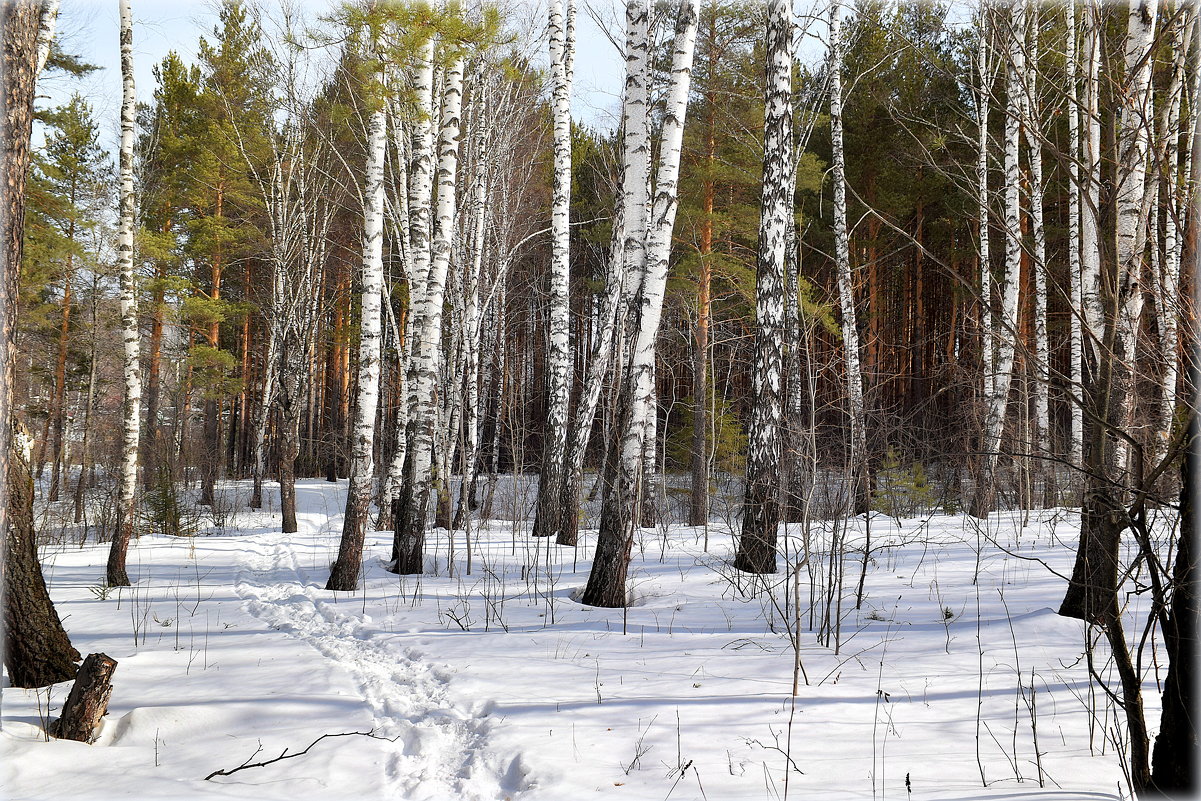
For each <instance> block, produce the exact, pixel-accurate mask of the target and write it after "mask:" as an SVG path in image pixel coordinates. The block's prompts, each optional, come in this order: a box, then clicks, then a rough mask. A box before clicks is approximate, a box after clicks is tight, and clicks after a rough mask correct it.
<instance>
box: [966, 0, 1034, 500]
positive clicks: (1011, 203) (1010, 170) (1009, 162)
mask: <svg viewBox="0 0 1201 801" xmlns="http://www.w3.org/2000/svg"><path fill="white" fill-rule="evenodd" d="M1008 27H1009V29H1008V31H1007V33H1006V38H1007V42H1008V50H1009V53H1008V57H1007V58H1006V60H1005V94H1006V99H1005V134H1004V140H1003V141H1004V148H1005V162H1004V168H1005V190H1004V196H1005V266H1004V270H1003V272H1002V275H1001V281H1000V287H999V288H1000V292H1001V315H1000V319H999V320H998V324H999V327H1000V332H999V336H998V337H997V340H998V341H997V365H996V377H995V379H994V381H993V387H992V394H991V395H990V396H988V397H987V398H986V399H985V400H986V401H987V403H988V413H987V416H986V417H985V421H984V437H983V443H982V446H983V447H982V448H981V452H982V453H981V467H980V470H979V471H978V472H977V475H976V487H975V492H974V493H973V496H972V505H971V514H972V515H973V516H975V517H979V518H986V517H988V514H989V512H991V511H992V508H993V504H994V499H995V494H996V487H995V480H996V470H997V463H998V459H999V456H1000V454H999V450H1000V447H1001V434H1002V432H1003V431H1004V428H1005V412H1006V410H1007V409H1008V405H1009V386H1010V383H1011V381H1012V378H1013V362H1014V354H1015V352H1016V342H1015V338H1016V337H1017V335H1018V289H1019V285H1020V283H1021V281H1020V277H1021V270H1022V229H1021V214H1022V209H1021V170H1020V166H1019V164H1018V148H1019V142H1018V140H1019V139H1020V137H1021V125H1022V98H1023V96H1024V94H1025V87H1024V86H1023V81H1024V73H1025V69H1026V48H1025V41H1024V40H1025V30H1026V0H1011V5H1010V8H1009V25H1008Z"/></svg>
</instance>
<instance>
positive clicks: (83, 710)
mask: <svg viewBox="0 0 1201 801" xmlns="http://www.w3.org/2000/svg"><path fill="white" fill-rule="evenodd" d="M116 669H117V660H115V659H112V658H110V657H109V656H108V655H106V654H88V658H87V659H85V660H84V661H83V666H82V667H80V668H79V675H78V676H76V678H75V683H74V684H73V685H71V692H70V694H69V695H68V696H67V702H66V703H65V704H63V713H62V717H60V718H59V719H58V720H56V721H54V722H53V723H51V724H50V729H49V730H48V731H49V734H50V736H51V737H57V738H58V739H60V740H77V741H79V742H81V743H90V742H91V741H92V735H93V734H94V733H95V731H96V727H98V726H99V725H100V720H101V718H103V717H104V715H105V713H106V712H107V711H108V699H109V696H111V695H112V694H113V685H112V678H113V671H115V670H116Z"/></svg>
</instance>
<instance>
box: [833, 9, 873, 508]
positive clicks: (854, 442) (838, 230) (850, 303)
mask: <svg viewBox="0 0 1201 801" xmlns="http://www.w3.org/2000/svg"><path fill="white" fill-rule="evenodd" d="M841 37H842V5H841V3H840V2H838V0H835V2H834V3H833V4H832V5H831V9H830V132H831V140H832V142H833V155H834V260H835V263H836V266H837V270H838V300H839V307H840V310H841V312H842V348H843V364H844V368H845V370H846V381H847V419H848V421H849V423H850V428H851V431H850V438H849V439H850V459H849V462H850V470H851V485H850V488H849V489H850V493H849V497H850V502H851V511H852V512H853V513H854V514H866V513H867V512H868V511H869V509H870V508H871V485H870V480H869V478H868V473H867V415H866V411H865V408H864V401H863V372H862V369H861V367H860V359H859V315H858V313H857V312H856V311H855V283H854V280H853V278H852V273H851V251H850V244H849V241H848V236H847V197H846V191H847V179H846V159H845V156H844V152H843V147H842V40H841Z"/></svg>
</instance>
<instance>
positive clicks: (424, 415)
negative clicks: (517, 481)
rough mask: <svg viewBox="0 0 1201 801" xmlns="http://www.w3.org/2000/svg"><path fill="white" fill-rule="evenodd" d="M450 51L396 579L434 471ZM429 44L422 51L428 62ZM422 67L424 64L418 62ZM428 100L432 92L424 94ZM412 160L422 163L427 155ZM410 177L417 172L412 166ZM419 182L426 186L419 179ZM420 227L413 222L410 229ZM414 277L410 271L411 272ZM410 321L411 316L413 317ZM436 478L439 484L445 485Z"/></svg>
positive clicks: (412, 560)
mask: <svg viewBox="0 0 1201 801" xmlns="http://www.w3.org/2000/svg"><path fill="white" fill-rule="evenodd" d="M447 46H448V47H449V48H451V52H450V53H449V56H450V65H449V66H448V67H447V69H446V76H445V88H444V90H443V95H442V115H441V116H442V124H441V128H440V130H439V132H438V170H437V176H438V195H437V210H436V217H435V220H434V238H433V243H432V248H431V251H430V252H431V258H430V262H429V270H428V274H427V275H426V276H425V280H424V282H421V279H420V277H418V283H419V285H420V284H421V283H424V290H423V291H422V293H421V297H420V299H419V300H418V303H419V304H420V305H419V309H420V317H419V318H418V319H417V320H416V322H417V325H418V326H419V327H417V328H415V329H414V336H413V354H412V357H411V359H410V366H409V374H408V378H407V380H408V384H409V388H410V393H412V394H411V395H410V397H411V398H412V404H411V406H410V415H411V416H410V419H409V423H408V434H409V435H408V448H407V451H406V453H405V460H406V462H407V463H408V464H407V467H406V470H405V480H404V487H403V490H402V493H401V499H400V509H399V514H398V515H396V536H395V542H394V547H393V551H394V554H393V555H394V562H393V569H394V570H395V571H396V572H397V573H420V572H421V570H422V565H423V553H424V547H425V526H426V517H427V515H428V510H429V497H430V492H431V490H432V489H433V478H432V476H431V470H432V469H433V467H434V438H435V436H436V433H437V432H436V427H437V423H438V406H437V398H436V396H435V384H436V382H437V377H438V358H439V352H440V351H441V348H442V307H443V303H444V300H445V295H446V277H447V270H448V268H449V266H450V255H451V245H452V239H453V237H454V225H455V216H456V213H457V206H456V201H457V197H456V194H455V176H456V174H457V173H458V163H459V127H460V115H461V113H462V105H463V65H464V55H463V52H462V49H461V48H460V47H459V46H458V45H451V44H448V45H447ZM432 47H433V45H432V42H431V44H430V46H429V50H428V51H427V52H428V54H429V57H430V61H431V62H432V59H433V50H432ZM423 61H424V58H423ZM425 70H426V67H425V66H424V63H423V65H422V67H421V68H420V72H421V77H419V82H418V95H419V97H424V91H425V90H424V83H423V82H424V80H425V78H424V75H425V74H426V72H425ZM430 97H432V90H431V92H430ZM417 154H418V150H417V147H416V143H415V148H414V157H415V162H416V161H417V160H418V159H421V160H424V159H426V158H428V155H426V154H422V155H420V156H418V155H417ZM413 169H414V172H415V173H416V172H417V171H418V165H417V164H416V163H415V165H414V168H413ZM420 180H422V181H424V180H426V179H425V178H424V177H423V178H421V179H420ZM414 202H415V198H413V199H411V200H410V213H414V214H415V211H416V207H415V205H414ZM418 225H420V222H419V221H418V220H416V219H415V220H414V228H416V227H417V226H418ZM410 236H411V238H412V241H413V249H414V255H415V257H416V252H417V250H418V249H419V247H420V245H419V242H418V236H417V235H416V231H415V230H414V231H413V233H412V234H411V235H410ZM415 272H416V270H415ZM414 316H415V317H416V315H414ZM448 478H449V477H448V476H441V478H440V480H442V481H446V480H448Z"/></svg>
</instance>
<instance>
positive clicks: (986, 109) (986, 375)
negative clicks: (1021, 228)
mask: <svg viewBox="0 0 1201 801" xmlns="http://www.w3.org/2000/svg"><path fill="white" fill-rule="evenodd" d="M988 8H989V6H988V3H987V2H982V3H981V5H980V43H979V46H978V48H977V50H976V71H977V74H978V77H979V80H980V86H979V88H978V92H979V93H978V94H977V96H976V123H977V125H976V130H977V139H976V202H977V208H978V214H979V216H980V220H979V225H980V229H979V247H980V372H981V373H983V379H984V398H985V402H987V399H988V398H991V397H992V394H993V381H994V380H995V377H996V376H995V374H994V372H993V348H994V346H995V342H994V340H993V322H992V313H993V307H992V254H991V252H990V249H989V245H990V240H989V230H988V228H989V216H990V212H991V195H990V194H989V190H988V117H989V114H990V113H991V111H992V84H993V80H992V64H991V58H990V55H991V54H990V53H989V31H988V20H989V14H988Z"/></svg>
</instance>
